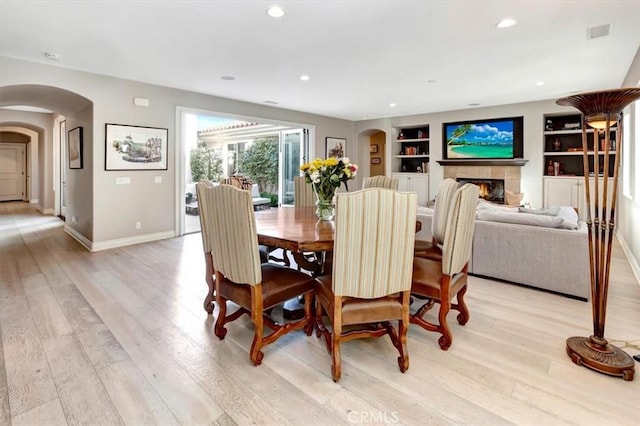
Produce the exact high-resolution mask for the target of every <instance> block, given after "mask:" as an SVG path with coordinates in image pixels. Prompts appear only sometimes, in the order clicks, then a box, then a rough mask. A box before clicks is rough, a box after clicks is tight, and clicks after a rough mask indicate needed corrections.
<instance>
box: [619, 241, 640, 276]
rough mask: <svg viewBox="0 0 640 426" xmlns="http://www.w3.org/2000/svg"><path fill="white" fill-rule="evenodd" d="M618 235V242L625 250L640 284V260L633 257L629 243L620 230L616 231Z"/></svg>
mask: <svg viewBox="0 0 640 426" xmlns="http://www.w3.org/2000/svg"><path fill="white" fill-rule="evenodd" d="M616 237H617V238H618V242H619V243H620V246H621V247H622V251H623V252H624V255H625V256H626V257H627V260H628V261H629V265H630V266H631V271H633V275H635V277H636V281H637V282H638V284H639V285H640V265H638V262H637V261H636V259H635V258H634V257H633V253H632V252H631V249H630V248H629V245H628V244H627V242H626V241H625V240H624V238H623V237H622V235H620V233H619V232H616Z"/></svg>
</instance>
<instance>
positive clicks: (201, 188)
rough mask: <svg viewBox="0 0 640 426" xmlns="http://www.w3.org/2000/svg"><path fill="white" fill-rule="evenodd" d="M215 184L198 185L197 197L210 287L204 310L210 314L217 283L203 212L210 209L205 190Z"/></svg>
mask: <svg viewBox="0 0 640 426" xmlns="http://www.w3.org/2000/svg"><path fill="white" fill-rule="evenodd" d="M213 186H214V185H213V183H212V182H210V181H208V180H201V181H200V182H198V183H196V197H197V199H198V217H199V218H200V230H201V236H202V249H203V251H204V264H205V272H204V278H205V281H206V283H207V287H209V291H208V292H207V296H206V297H205V299H204V310H205V311H207V313H208V314H210V315H211V314H212V313H213V309H214V304H213V302H214V301H215V300H216V298H215V283H214V273H213V258H212V257H211V243H210V240H209V238H207V235H208V228H209V219H208V216H207V215H206V214H203V211H205V210H206V209H208V208H209V206H208V204H207V200H205V198H204V188H213Z"/></svg>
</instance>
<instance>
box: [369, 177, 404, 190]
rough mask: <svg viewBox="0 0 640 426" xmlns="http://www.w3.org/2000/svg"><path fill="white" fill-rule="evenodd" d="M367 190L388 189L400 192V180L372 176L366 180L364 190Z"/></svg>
mask: <svg viewBox="0 0 640 426" xmlns="http://www.w3.org/2000/svg"><path fill="white" fill-rule="evenodd" d="M367 188H387V189H393V190H394V191H397V190H398V179H395V178H390V177H387V176H371V177H368V178H366V179H365V180H364V183H363V184H362V189H367Z"/></svg>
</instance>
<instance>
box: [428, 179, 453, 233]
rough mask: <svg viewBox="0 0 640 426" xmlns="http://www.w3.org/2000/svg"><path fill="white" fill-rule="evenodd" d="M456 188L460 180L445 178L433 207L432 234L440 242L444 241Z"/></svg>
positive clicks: (439, 187)
mask: <svg viewBox="0 0 640 426" xmlns="http://www.w3.org/2000/svg"><path fill="white" fill-rule="evenodd" d="M456 189H458V182H456V181H455V180H453V179H450V178H447V179H444V180H443V181H442V182H440V186H438V194H437V195H436V204H435V206H434V208H433V220H432V221H431V235H433V238H434V239H435V240H436V241H437V242H438V244H442V243H444V234H445V231H446V229H447V219H448V218H449V209H450V208H451V203H452V201H453V195H454V194H455V193H456Z"/></svg>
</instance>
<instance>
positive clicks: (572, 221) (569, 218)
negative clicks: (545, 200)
mask: <svg viewBox="0 0 640 426" xmlns="http://www.w3.org/2000/svg"><path fill="white" fill-rule="evenodd" d="M552 208H553V207H552ZM557 217H559V218H561V219H562V223H561V224H560V226H558V228H561V229H578V227H579V226H578V213H576V211H575V209H574V208H573V207H570V206H562V207H558V215H557Z"/></svg>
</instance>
